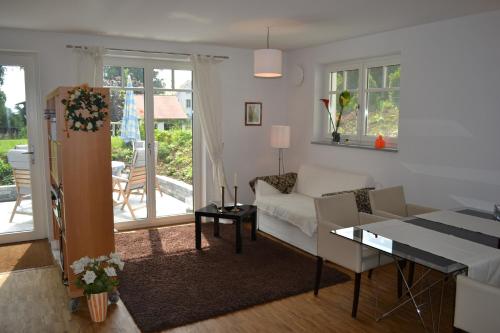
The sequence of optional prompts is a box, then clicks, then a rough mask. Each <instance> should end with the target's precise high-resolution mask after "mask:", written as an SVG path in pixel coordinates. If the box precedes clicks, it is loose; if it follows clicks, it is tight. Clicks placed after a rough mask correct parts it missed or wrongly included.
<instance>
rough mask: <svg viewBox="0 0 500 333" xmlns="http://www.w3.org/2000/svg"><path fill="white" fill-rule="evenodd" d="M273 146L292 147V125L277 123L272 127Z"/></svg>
mask: <svg viewBox="0 0 500 333" xmlns="http://www.w3.org/2000/svg"><path fill="white" fill-rule="evenodd" d="M271 147H273V148H289V147H290V126H281V125H275V126H272V127H271Z"/></svg>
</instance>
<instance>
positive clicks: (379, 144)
mask: <svg viewBox="0 0 500 333" xmlns="http://www.w3.org/2000/svg"><path fill="white" fill-rule="evenodd" d="M384 148H385V140H384V138H383V137H382V135H380V134H379V136H378V138H377V139H376V140H375V149H384Z"/></svg>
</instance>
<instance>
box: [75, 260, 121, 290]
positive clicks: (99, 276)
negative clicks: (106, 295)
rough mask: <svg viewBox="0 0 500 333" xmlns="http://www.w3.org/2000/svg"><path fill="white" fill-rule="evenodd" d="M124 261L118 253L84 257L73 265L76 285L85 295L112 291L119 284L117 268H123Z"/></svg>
mask: <svg viewBox="0 0 500 333" xmlns="http://www.w3.org/2000/svg"><path fill="white" fill-rule="evenodd" d="M123 266H124V263H123V261H121V259H120V256H119V255H118V254H117V253H110V255H109V256H100V257H98V258H89V257H83V258H80V259H79V260H76V261H75V262H73V264H72V265H71V268H72V269H73V272H74V273H75V275H76V276H77V278H76V282H75V284H76V286H77V287H78V288H82V289H83V293H84V294H85V295H87V296H88V295H91V294H100V293H103V292H112V291H113V290H114V289H115V288H116V287H117V286H118V284H119V282H118V274H117V270H123Z"/></svg>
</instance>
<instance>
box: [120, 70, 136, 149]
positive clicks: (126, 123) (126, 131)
mask: <svg viewBox="0 0 500 333" xmlns="http://www.w3.org/2000/svg"><path fill="white" fill-rule="evenodd" d="M127 88H132V79H131V78H130V75H129V76H128V77H127ZM120 137H121V138H122V139H123V141H125V142H132V141H138V140H140V139H141V133H140V132H139V118H138V117H137V108H136V105H135V98H134V91H133V90H127V93H126V94H125V104H124V106H123V117H122V126H121V133H120Z"/></svg>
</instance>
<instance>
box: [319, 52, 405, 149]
mask: <svg viewBox="0 0 500 333" xmlns="http://www.w3.org/2000/svg"><path fill="white" fill-rule="evenodd" d="M326 69H327V75H326V76H327V82H325V83H326V86H327V87H328V89H327V93H328V98H329V99H330V105H331V106H330V111H331V113H332V117H333V118H334V119H336V118H337V115H338V114H337V112H338V111H339V110H340V105H339V102H338V96H339V94H340V93H341V92H342V91H345V90H347V91H349V92H350V93H351V101H350V103H349V104H348V105H347V106H346V107H345V108H344V111H343V114H342V121H341V123H340V126H339V133H341V134H342V136H343V137H345V138H348V139H349V140H350V141H352V142H358V143H361V144H362V143H365V144H369V143H372V142H373V141H374V140H375V137H376V136H377V135H379V134H381V135H382V136H384V138H385V140H386V141H387V142H388V143H392V144H396V143H397V137H398V131H399V92H400V91H399V90H400V85H399V84H400V73H401V65H400V60H399V58H398V57H385V58H377V59H368V60H365V61H360V62H356V63H343V64H332V65H328V66H327V68H326ZM321 112H322V116H321V117H322V119H323V123H324V124H328V125H327V126H326V125H325V126H322V128H323V136H324V137H329V133H331V132H332V131H333V128H332V125H331V122H330V121H329V119H328V115H327V114H326V113H325V112H324V111H321Z"/></svg>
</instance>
